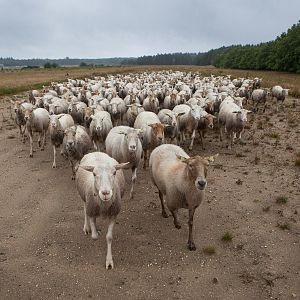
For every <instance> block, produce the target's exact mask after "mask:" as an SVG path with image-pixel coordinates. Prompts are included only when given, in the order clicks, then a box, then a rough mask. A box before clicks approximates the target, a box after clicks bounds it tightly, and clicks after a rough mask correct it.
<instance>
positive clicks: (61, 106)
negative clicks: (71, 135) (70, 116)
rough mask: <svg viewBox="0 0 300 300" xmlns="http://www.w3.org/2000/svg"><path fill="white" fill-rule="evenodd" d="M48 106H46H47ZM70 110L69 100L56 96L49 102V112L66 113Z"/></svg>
mask: <svg viewBox="0 0 300 300" xmlns="http://www.w3.org/2000/svg"><path fill="white" fill-rule="evenodd" d="M45 108H46V107H45ZM67 112H68V102H67V101H66V100H64V99H61V98H58V97H54V98H52V99H51V103H50V104H49V114H50V115H53V114H56V115H58V114H64V113H67Z"/></svg>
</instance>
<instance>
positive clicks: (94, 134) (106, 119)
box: [90, 111, 113, 151]
mask: <svg viewBox="0 0 300 300" xmlns="http://www.w3.org/2000/svg"><path fill="white" fill-rule="evenodd" d="M91 118H92V121H91V123H90V135H91V138H92V141H93V143H94V145H95V148H96V149H97V151H101V150H102V148H104V147H102V145H104V143H105V139H106V137H107V135H108V133H109V131H110V130H111V129H112V128H113V124H112V121H111V117H110V114H109V113H108V112H107V111H96V113H95V114H94V115H92V116H91Z"/></svg>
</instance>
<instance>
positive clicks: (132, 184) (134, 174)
mask: <svg viewBox="0 0 300 300" xmlns="http://www.w3.org/2000/svg"><path fill="white" fill-rule="evenodd" d="M136 171H137V168H132V176H131V190H130V199H133V187H134V184H135V181H136Z"/></svg>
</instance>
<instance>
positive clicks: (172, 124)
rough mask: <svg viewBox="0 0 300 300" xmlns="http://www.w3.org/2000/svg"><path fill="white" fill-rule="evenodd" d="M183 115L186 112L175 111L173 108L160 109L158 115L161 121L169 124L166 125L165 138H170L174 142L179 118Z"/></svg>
mask: <svg viewBox="0 0 300 300" xmlns="http://www.w3.org/2000/svg"><path fill="white" fill-rule="evenodd" d="M182 115H184V112H181V113H175V112H173V111H172V110H170V109H166V108H164V109H162V110H160V111H159V113H158V115H157V116H158V118H159V120H160V122H161V123H163V124H168V125H169V126H166V127H165V132H164V134H165V139H169V140H170V142H171V143H173V142H174V141H175V140H176V138H177V119H178V117H179V116H182ZM176 143H177V140H176Z"/></svg>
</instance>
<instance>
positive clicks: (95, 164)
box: [76, 152, 127, 269]
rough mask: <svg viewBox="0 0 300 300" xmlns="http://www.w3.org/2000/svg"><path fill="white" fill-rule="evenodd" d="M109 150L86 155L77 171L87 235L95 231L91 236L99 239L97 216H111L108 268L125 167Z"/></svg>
mask: <svg viewBox="0 0 300 300" xmlns="http://www.w3.org/2000/svg"><path fill="white" fill-rule="evenodd" d="M126 165H127V164H126V163H125V164H119V163H118V162H117V161H116V160H115V159H113V158H111V157H110V156H109V155H107V154H106V153H102V152H94V153H89V154H86V155H85V156H84V157H83V158H82V160H81V162H80V165H79V167H78V169H77V172H76V187H77V190H78V193H79V195H80V197H81V199H82V200H83V201H84V226H83V231H84V233H85V234H89V233H90V232H91V233H92V239H94V240H96V239H98V232H97V229H96V218H97V217H100V216H101V217H103V218H108V220H109V224H108V230H107V234H106V241H107V254H106V263H105V266H106V269H109V268H114V263H113V259H112V251H111V244H112V237H113V227H114V225H115V222H116V218H117V216H118V214H119V212H120V209H121V201H122V197H123V194H124V190H125V179H124V175H123V171H122V170H121V169H122V168H124V167H126Z"/></svg>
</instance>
